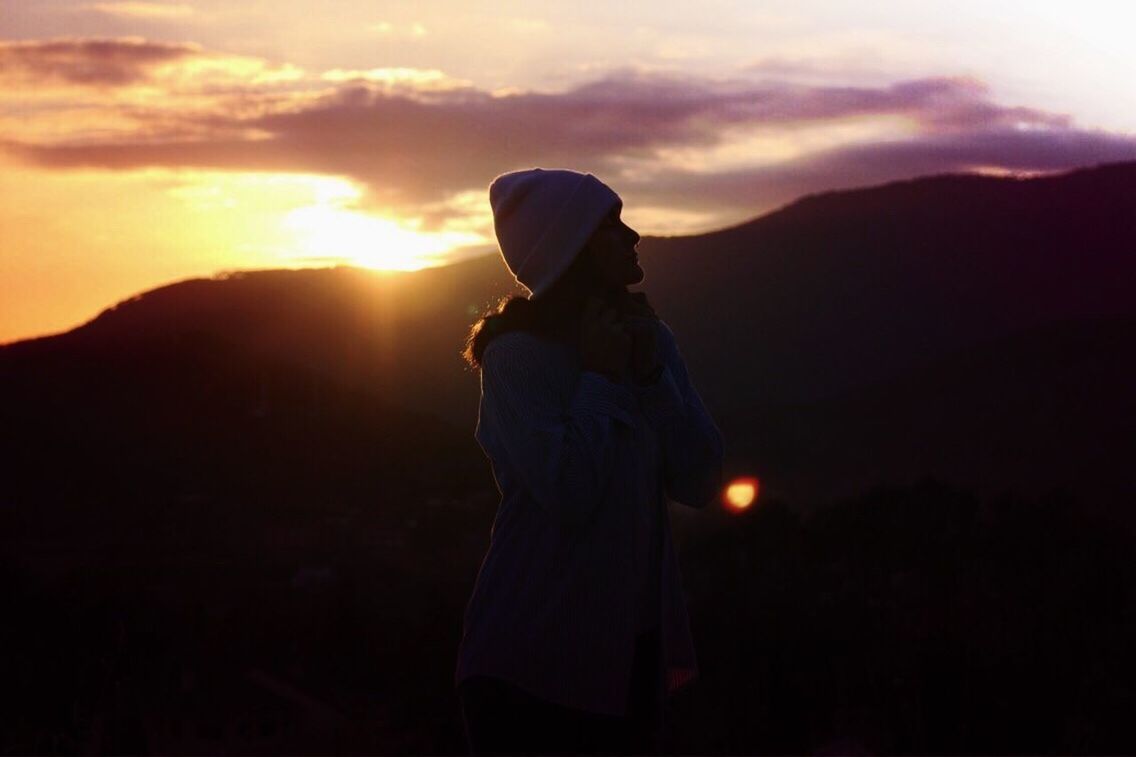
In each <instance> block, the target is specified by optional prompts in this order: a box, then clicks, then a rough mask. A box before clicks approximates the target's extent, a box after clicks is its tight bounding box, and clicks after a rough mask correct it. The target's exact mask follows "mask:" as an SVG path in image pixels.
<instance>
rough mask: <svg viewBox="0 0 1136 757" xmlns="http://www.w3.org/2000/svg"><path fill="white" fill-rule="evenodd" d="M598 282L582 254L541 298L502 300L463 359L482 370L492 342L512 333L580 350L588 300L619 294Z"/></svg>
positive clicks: (479, 325)
mask: <svg viewBox="0 0 1136 757" xmlns="http://www.w3.org/2000/svg"><path fill="white" fill-rule="evenodd" d="M594 282H595V280H594V278H593V274H592V268H591V263H590V260H589V257H588V255H587V254H585V252H581V253H580V254H578V255H577V256H576V259H575V260H573V261H572V265H570V266H569V267H568V270H566V271H565V272H564V273H563V274H562V275H561V276H560V278H559V279H557V280H556V283H555V284H553V285H552V286H551V287H550V288H549V289H548V291H546V292H545V293H544V294H542V295H541V296H539V297H537V298H535V299H531V300H530V299H528V298H526V297H523V296H521V295H515V294H514V295H506V296H504V297H503V298H501V301H500V302H498V303H497V306H496V307H494V308H492V309H490V310H488V311H486V312H485V313H484V314H483V315H482V316H481V318H480V319H478V321H477V322H476V323H474V324H473V326H472V327H471V328H470V330H469V336H467V337H466V342H465V349H464V350H462V353H461V356H462V357H463V358H465V360H466V362H467V363H469V365H470V366H472V367H473V368H480V367H481V357H482V355H484V354H485V348H486V347H487V346H489V342H491V341H492V340H493V338H494V337H496V336H500V335H501V334H507V333H509V332H510V331H527V332H529V333H532V334H537V335H539V336H543V337H545V338H546V339H550V340H553V341H557V342H562V343H565V344H570V345H572V346H573V347H576V348H577V349H578V348H579V340H580V334H579V325H580V316H581V314H582V312H583V309H584V303H585V302H586V301H587V298H588V296H589V295H596V296H600V297H608V298H611V297H614V296H617V295H618V294H619V293H617V292H606V293H605V292H603V291H601V290H600V289H599V288H598V287H597V286H596V284H595V283H594ZM623 293H626V287H624V288H623Z"/></svg>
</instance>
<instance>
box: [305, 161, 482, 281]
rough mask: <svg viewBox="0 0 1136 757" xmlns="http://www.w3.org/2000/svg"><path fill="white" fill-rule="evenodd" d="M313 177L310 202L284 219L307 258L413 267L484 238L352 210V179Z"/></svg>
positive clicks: (389, 267) (428, 263)
mask: <svg viewBox="0 0 1136 757" xmlns="http://www.w3.org/2000/svg"><path fill="white" fill-rule="evenodd" d="M315 181H316V185H315V187H314V199H315V203H314V204H312V205H307V206H305V207H301V208H296V209H294V210H292V211H289V212H288V213H287V215H286V216H285V219H284V225H285V227H286V228H287V229H288V230H289V231H291V232H292V234H293V235H294V236H295V239H296V245H297V247H298V248H299V250H300V253H301V255H302V256H303V257H304V258H305V259H306V260H307V261H309V262H312V261H314V260H327V261H328V262H347V263H350V264H353V265H359V266H363V267H365V268H374V269H381V270H396V271H415V270H418V269H420V268H427V267H430V266H434V265H440V264H442V263H445V262H446V261H447V259H448V254H449V253H450V252H452V251H453V250H454V249H455V248H458V247H462V246H467V245H473V244H477V243H479V242H483V241H485V240H484V239H483V238H482V237H481V236H480V235H478V234H474V233H472V232H463V231H437V232H423V231H419V230H417V226H416V225H415V224H412V223H408V222H405V221H397V220H393V219H390V218H384V217H382V216H379V215H374V214H371V213H367V212H364V211H362V210H358V209H356V208H355V207H353V205H354V204H355V203H356V202H357V201H358V199H359V197H360V195H361V192H360V190H359V189H358V188H357V187H356V186H355V185H354V184H352V183H350V182H348V181H345V180H343V179H336V178H320V179H317V180H315Z"/></svg>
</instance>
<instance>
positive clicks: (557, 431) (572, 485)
mask: <svg viewBox="0 0 1136 757" xmlns="http://www.w3.org/2000/svg"><path fill="white" fill-rule="evenodd" d="M551 370H553V366H552V363H551V362H550V361H549V360H548V359H547V355H546V354H545V353H543V352H542V347H541V345H540V343H539V341H538V340H537V339H536V338H534V337H532V336H531V335H528V334H524V333H519V332H512V333H508V334H503V335H501V336H499V337H497V338H496V339H494V340H493V341H492V342H490V344H489V346H488V347H487V348H486V350H485V353H484V355H483V357H482V363H481V387H482V396H483V402H482V410H481V412H482V417H481V418H480V423H481V424H485V425H486V426H487V427H488V428H491V429H492V433H493V435H494V436H495V438H496V439H497V441H498V442H499V445H500V447H501V448H503V450H504V453H505V456H506V458H507V460H508V463H509V466H510V468H511V469H512V470H513V472H514V473H515V475H516V476H517V477H519V479H520V480H521V481H522V482H523V483H524V486H525V487H526V488H527V489H528V490H529V492H530V494H531V495H532V498H533V499H534V500H535V501H536V502H537V504H538V505H539V506H540V507H542V508H543V509H544V510H546V511H547V512H548V513H549V514H551V515H552V516H553V517H555V518H557V519H558V520H559V521H560V522H561V523H562V524H564V525H565V526H567V527H569V528H574V527H577V526H580V525H582V524H584V523H586V522H587V521H588V520H589V519H590V516H591V513H592V510H593V508H594V507H595V506H596V505H597V504H598V503H599V502H600V501H601V500H602V496H603V493H604V489H605V487H606V486H607V484H608V483H609V481H610V480H611V477H612V474H613V468H614V466H615V465H617V464H618V461H617V460H616V448H617V441H618V440H617V434H618V433H619V432H618V429H619V427H621V426H622V427H628V428H630V427H632V426H633V424H634V416H633V413H634V409H635V395H634V393H633V392H632V390H631V388H630V386H628V385H625V384H617V383H614V382H612V381H610V380H609V379H607V378H606V377H604V376H602V375H601V374H599V373H595V372H592V371H583V372H581V373H580V378H579V382H578V383H577V384H576V387H575V390H574V392H573V394H572V396H571V399H570V401H569V402H568V403H567V406H565V405H564V402H563V399H562V397H561V396H560V395H559V393H558V391H557V385H556V382H555V380H554V379H555V377H554V376H553V375H551V374H550V371H551Z"/></svg>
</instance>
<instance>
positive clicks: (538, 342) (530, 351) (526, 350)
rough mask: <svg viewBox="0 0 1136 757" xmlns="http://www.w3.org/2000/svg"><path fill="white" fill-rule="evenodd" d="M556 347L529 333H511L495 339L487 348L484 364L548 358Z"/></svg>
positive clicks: (483, 359) (518, 331)
mask: <svg viewBox="0 0 1136 757" xmlns="http://www.w3.org/2000/svg"><path fill="white" fill-rule="evenodd" d="M555 348H556V347H555V345H554V344H552V343H551V342H549V341H548V340H546V339H542V338H541V337H539V336H537V335H536V334H533V333H531V332H529V331H520V330H517V331H509V332H506V333H504V334H501V335H499V336H495V337H493V340H492V341H491V342H489V344H488V345H486V347H485V352H484V353H483V358H482V364H483V365H486V366H488V365H489V364H490V363H502V362H512V361H514V360H524V359H539V358H541V357H544V356H547V355H548V354H550V353H551V352H552V351H553V350H555Z"/></svg>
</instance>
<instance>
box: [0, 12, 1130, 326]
mask: <svg viewBox="0 0 1136 757" xmlns="http://www.w3.org/2000/svg"><path fill="white" fill-rule="evenodd" d="M1133 28H1136V3H1133V2H1129V0H1112V1H1111V2H1104V1H1103V0H1078V1H1077V2H1051V1H1047V0H1032V1H1030V2H1025V1H1020V2H1019V1H1017V0H1000V1H999V2H991V0H980V1H979V0H955V1H954V2H951V3H941V2H922V1H921V0H875V1H874V2H871V3H865V2H863V1H862V0H858V1H857V2H844V1H843V0H792V2H780V1H770V2H756V1H745V2H743V1H741V0H736V1H735V2H723V1H722V0H700V1H699V2H697V3H691V2H686V1H685V0H684V1H683V2H671V1H670V0H652V1H651V2H614V1H613V2H607V3H581V2H513V1H511V0H497V2H493V3H488V2H473V1H468V2H459V0H413V1H412V2H410V1H407V2H403V1H401V0H388V1H387V2H364V1H363V0H320V1H319V2H315V1H314V0H312V1H307V0H305V1H303V2H301V1H299V0H293V1H291V2H290V1H289V0H272V1H271V2H269V1H267V0H241V2H232V0H225V1H224V2H219V1H217V0H168V1H167V0H35V2H28V1H27V0H0V343H2V342H7V341H11V340H15V339H20V338H25V337H30V336H36V335H42V334H49V333H56V332H59V331H64V330H67V329H69V328H72V327H74V326H76V325H79V324H80V323H82V322H84V321H86V320H89V319H90V318H92V317H94V316H95V315H97V314H98V312H100V311H101V310H102V309H104V308H106V307H108V306H110V305H113V304H115V303H116V302H119V301H121V300H124V299H127V298H129V297H130V296H132V295H134V294H137V293H139V292H141V291H144V290H146V289H150V288H153V287H156V286H160V285H162V284H166V283H169V282H171V281H176V280H181V279H186V278H191V277H197V276H212V275H215V274H218V273H222V272H226V271H233V270H247V269H262V268H295V267H308V266H313V267H319V266H329V265H342V264H346V265H359V266H366V267H370V268H376V269H402V270H406V269H415V268H420V267H424V266H430V265H442V264H446V263H448V262H454V261H457V260H460V259H463V258H466V257H469V256H471V255H476V254H486V253H490V252H493V251H494V250H495V242H494V238H493V227H492V216H491V213H490V210H489V205H488V196H487V188H488V185H489V183H490V182H491V181H492V180H493V178H494V177H495V176H497V175H498V174H500V173H503V172H506V171H511V170H516V169H521V168H529V167H533V166H543V167H546V168H572V169H575V170H579V171H588V172H591V173H593V174H595V175H596V176H598V177H599V178H600V179H602V180H603V181H605V182H606V183H607V184H609V185H610V186H611V187H612V188H613V189H615V190H616V191H617V192H618V193H619V194H620V195H621V197H622V198H623V200H624V210H623V218H624V220H626V221H627V222H628V223H629V224H631V225H632V226H634V227H635V228H636V229H637V230H638V231H639V232H640V233H642V234H644V235H673V234H691V233H699V232H703V231H709V230H712V229H716V228H722V227H725V226H729V225H733V224H737V223H741V222H743V221H746V220H748V219H751V218H754V217H756V216H759V215H761V214H763V213H766V212H769V211H771V210H774V209H776V208H777V207H780V206H783V205H785V204H787V203H789V202H791V201H793V200H794V199H796V198H798V197H801V196H803V195H806V194H809V193H813V192H820V191H825V190H830V189H841V188H850V187H858V186H870V185H873V184H880V183H883V182H887V181H892V180H898V179H906V178H912V177H915V176H922V175H929V174H937V173H945V172H972V171H978V172H987V173H995V174H1010V175H1034V174H1040V173H1047V172H1053V171H1061V170H1067V169H1070V168H1074V167H1078V166H1085V165H1095V164H1099V163H1106V162H1112V161H1118V160H1133V159H1136V90H1134V89H1133V84H1132V82H1133V81H1136V46H1133V45H1132V44H1131V43H1130V39H1129V37H1130V35H1131V30H1132V29H1133ZM647 265H649V261H645V267H646V266H647Z"/></svg>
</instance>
